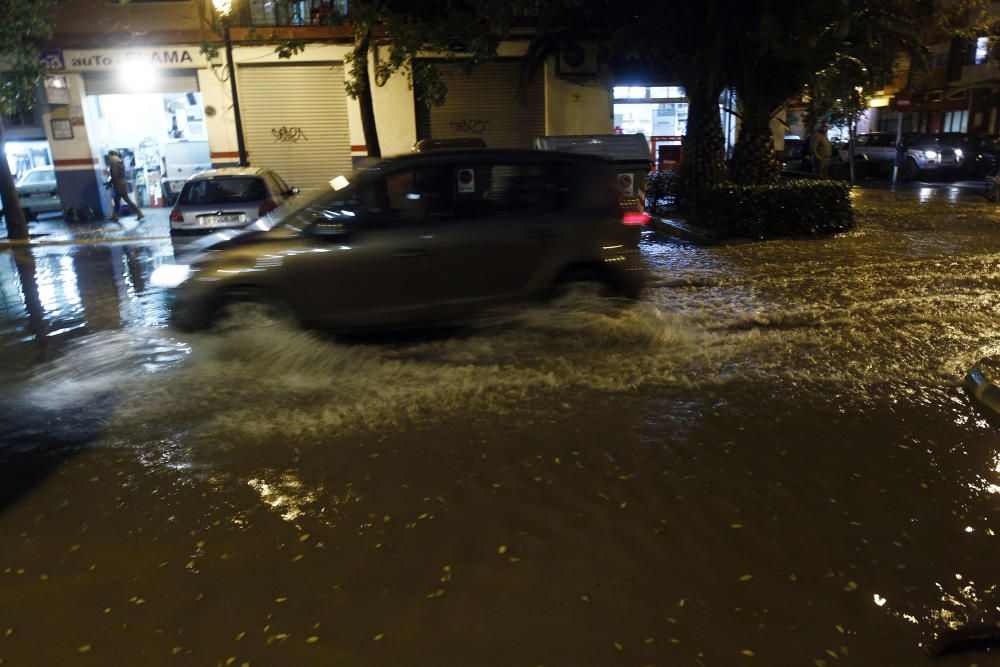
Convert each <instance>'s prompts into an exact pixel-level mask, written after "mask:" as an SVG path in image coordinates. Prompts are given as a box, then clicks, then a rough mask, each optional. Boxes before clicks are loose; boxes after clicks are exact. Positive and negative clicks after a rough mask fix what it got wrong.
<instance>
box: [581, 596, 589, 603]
mask: <svg viewBox="0 0 1000 667" xmlns="http://www.w3.org/2000/svg"><path fill="white" fill-rule="evenodd" d="M580 599H581V600H583V601H584V602H590V596H589V595H581V596H580Z"/></svg>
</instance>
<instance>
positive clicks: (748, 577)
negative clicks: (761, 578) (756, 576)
mask: <svg viewBox="0 0 1000 667" xmlns="http://www.w3.org/2000/svg"><path fill="white" fill-rule="evenodd" d="M751 579H753V575H752V574H744V575H743V576H742V577H740V581H750V580H751Z"/></svg>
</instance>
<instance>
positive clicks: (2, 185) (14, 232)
mask: <svg viewBox="0 0 1000 667" xmlns="http://www.w3.org/2000/svg"><path fill="white" fill-rule="evenodd" d="M4 141H5V140H4V136H3V128H2V127H0V148H2V147H3V146H4ZM0 199H3V217H4V220H6V221H7V238H8V239H10V240H11V241H14V240H27V239H28V221H27V220H25V219H24V211H23V210H22V209H21V202H20V200H19V199H18V198H17V190H16V189H15V188H14V176H13V175H12V174H11V173H10V165H9V164H8V163H7V156H6V154H5V153H4V152H3V150H0Z"/></svg>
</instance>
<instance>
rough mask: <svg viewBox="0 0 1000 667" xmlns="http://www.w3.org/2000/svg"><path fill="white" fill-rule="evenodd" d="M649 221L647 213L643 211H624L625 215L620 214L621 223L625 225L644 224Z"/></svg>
mask: <svg viewBox="0 0 1000 667" xmlns="http://www.w3.org/2000/svg"><path fill="white" fill-rule="evenodd" d="M647 222H649V214H648V213H645V212H643V211H625V215H623V216H622V224H625V225H644V224H646V223H647Z"/></svg>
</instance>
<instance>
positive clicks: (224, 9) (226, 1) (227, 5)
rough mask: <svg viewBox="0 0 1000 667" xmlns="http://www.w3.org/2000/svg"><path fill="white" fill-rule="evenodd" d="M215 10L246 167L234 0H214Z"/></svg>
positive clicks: (237, 132) (240, 146) (241, 163)
mask: <svg viewBox="0 0 1000 667" xmlns="http://www.w3.org/2000/svg"><path fill="white" fill-rule="evenodd" d="M212 5H213V6H214V7H215V12H216V14H218V16H219V19H220V20H221V21H222V39H223V40H224V41H225V42H226V67H227V68H228V69H229V87H230V90H232V93H233V116H235V118H236V146H237V149H238V150H239V152H240V166H241V167H246V166H247V165H248V164H249V163H248V162H247V147H246V145H245V144H244V143H243V118H242V117H241V116H240V97H239V94H238V93H237V92H236V68H235V67H233V40H232V39H230V37H229V18H230V16H231V14H232V11H233V0H212Z"/></svg>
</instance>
